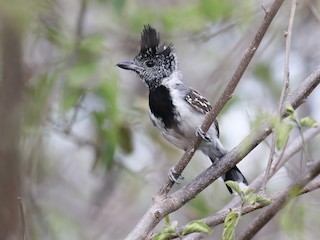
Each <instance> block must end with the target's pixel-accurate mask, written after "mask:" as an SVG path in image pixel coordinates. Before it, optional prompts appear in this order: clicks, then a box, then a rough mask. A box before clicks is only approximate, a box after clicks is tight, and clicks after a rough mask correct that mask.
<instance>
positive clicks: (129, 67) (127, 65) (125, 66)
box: [116, 61, 143, 72]
mask: <svg viewBox="0 0 320 240" xmlns="http://www.w3.org/2000/svg"><path fill="white" fill-rule="evenodd" d="M116 65H117V66H118V67H120V68H123V69H126V70H132V71H135V72H138V71H141V70H143V68H142V67H140V66H138V65H137V64H136V63H135V62H134V61H124V62H119V63H117V64H116Z"/></svg>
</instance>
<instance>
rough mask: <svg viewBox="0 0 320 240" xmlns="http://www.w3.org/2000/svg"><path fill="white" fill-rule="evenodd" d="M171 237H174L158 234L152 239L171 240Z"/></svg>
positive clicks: (163, 233) (164, 233) (169, 234)
mask: <svg viewBox="0 0 320 240" xmlns="http://www.w3.org/2000/svg"><path fill="white" fill-rule="evenodd" d="M172 236H174V235H173V234H172V233H166V232H158V233H157V234H156V235H155V236H154V237H153V238H152V239H153V240H167V239H171V237H172Z"/></svg>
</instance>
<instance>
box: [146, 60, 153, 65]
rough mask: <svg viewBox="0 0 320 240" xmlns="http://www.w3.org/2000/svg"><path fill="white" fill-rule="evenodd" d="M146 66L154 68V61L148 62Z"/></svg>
mask: <svg viewBox="0 0 320 240" xmlns="http://www.w3.org/2000/svg"><path fill="white" fill-rule="evenodd" d="M146 65H147V67H153V66H154V61H152V60H149V61H146Z"/></svg>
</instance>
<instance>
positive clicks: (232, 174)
mask: <svg viewBox="0 0 320 240" xmlns="http://www.w3.org/2000/svg"><path fill="white" fill-rule="evenodd" d="M221 177H222V179H223V181H224V182H226V181H235V182H238V183H239V184H240V187H241V188H243V190H244V189H246V188H247V186H248V182H247V180H246V178H245V177H244V176H243V174H242V173H241V171H240V170H239V168H238V167H237V166H234V167H233V168H231V169H230V170H229V171H228V172H226V173H225V174H223V175H222V176H221ZM226 186H227V185H226ZM227 188H228V190H229V192H230V193H231V194H233V193H234V191H233V190H232V189H231V188H230V187H229V186H227Z"/></svg>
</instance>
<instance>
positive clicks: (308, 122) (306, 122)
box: [300, 117, 318, 128]
mask: <svg viewBox="0 0 320 240" xmlns="http://www.w3.org/2000/svg"><path fill="white" fill-rule="evenodd" d="M300 124H301V126H304V127H308V128H311V127H318V124H317V121H316V120H314V119H312V118H311V117H304V118H301V119H300Z"/></svg>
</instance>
